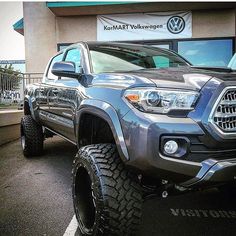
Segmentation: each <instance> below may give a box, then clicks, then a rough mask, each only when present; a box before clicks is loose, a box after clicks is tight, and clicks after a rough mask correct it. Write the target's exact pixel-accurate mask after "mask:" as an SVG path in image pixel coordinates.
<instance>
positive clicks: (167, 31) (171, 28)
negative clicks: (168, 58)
mask: <svg viewBox="0 0 236 236" xmlns="http://www.w3.org/2000/svg"><path fill="white" fill-rule="evenodd" d="M191 37H192V13H191V12H156V13H135V14H115V15H99V16H97V40H98V41H122V40H148V39H174V38H191Z"/></svg>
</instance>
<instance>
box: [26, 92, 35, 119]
mask: <svg viewBox="0 0 236 236" xmlns="http://www.w3.org/2000/svg"><path fill="white" fill-rule="evenodd" d="M25 102H27V103H28V104H29V108H30V113H31V116H32V118H33V119H34V120H36V117H35V114H34V108H33V102H34V101H32V97H30V96H29V95H25V98H24V105H25Z"/></svg>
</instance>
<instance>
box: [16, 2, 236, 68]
mask: <svg viewBox="0 0 236 236" xmlns="http://www.w3.org/2000/svg"><path fill="white" fill-rule="evenodd" d="M23 10H24V25H23V26H22V27H23V29H18V31H20V30H21V33H22V34H24V37H25V57H26V71H27V72H43V71H44V69H45V66H46V64H47V62H48V60H49V58H50V57H52V56H53V55H54V54H55V53H56V52H57V51H58V50H60V49H62V48H63V47H65V46H67V45H69V44H71V43H74V42H78V41H97V40H98V41H101V40H102V41H103V40H105V41H125V42H127V41H128V42H135V43H147V44H150V45H154V46H158V47H164V48H169V49H172V50H175V51H177V52H178V53H180V54H181V55H182V56H184V57H185V58H186V59H188V60H189V61H190V62H191V63H192V64H194V65H203V66H204V65H206V66H227V64H228V63H229V60H230V59H231V57H232V56H233V54H234V52H235V40H236V3H233V2H228V3H223V2H216V3H209V2H205V3H204V2H198V3H194V2H190V3H186V2H185V3H184V2H183V3H181V2H175V3H173V2H172V3H168V2H166V3H163V2H138V3H137V2H47V3H45V2H24V6H23Z"/></svg>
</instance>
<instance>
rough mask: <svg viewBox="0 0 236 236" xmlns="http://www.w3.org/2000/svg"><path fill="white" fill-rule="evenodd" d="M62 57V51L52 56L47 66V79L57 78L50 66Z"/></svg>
mask: <svg viewBox="0 0 236 236" xmlns="http://www.w3.org/2000/svg"><path fill="white" fill-rule="evenodd" d="M62 59H63V54H62V53H61V54H58V55H57V56H55V57H53V58H52V60H51V63H50V66H49V68H48V74H47V77H48V79H52V80H54V79H57V76H56V75H54V74H53V73H52V66H53V64H54V63H55V62H59V61H62Z"/></svg>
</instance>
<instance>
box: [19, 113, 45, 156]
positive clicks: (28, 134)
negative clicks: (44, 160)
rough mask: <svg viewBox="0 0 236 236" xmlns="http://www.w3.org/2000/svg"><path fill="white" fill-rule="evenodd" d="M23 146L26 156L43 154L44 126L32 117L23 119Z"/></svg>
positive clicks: (28, 116) (27, 116)
mask: <svg viewBox="0 0 236 236" xmlns="http://www.w3.org/2000/svg"><path fill="white" fill-rule="evenodd" d="M20 131H21V132H20V133H21V146H22V150H23V153H24V156H26V157H30V156H38V155H40V154H42V152H43V130H42V126H41V125H39V124H38V123H36V121H35V120H34V119H33V118H32V117H31V116H30V115H26V116H24V117H23V118H22V119H21V128H20Z"/></svg>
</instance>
